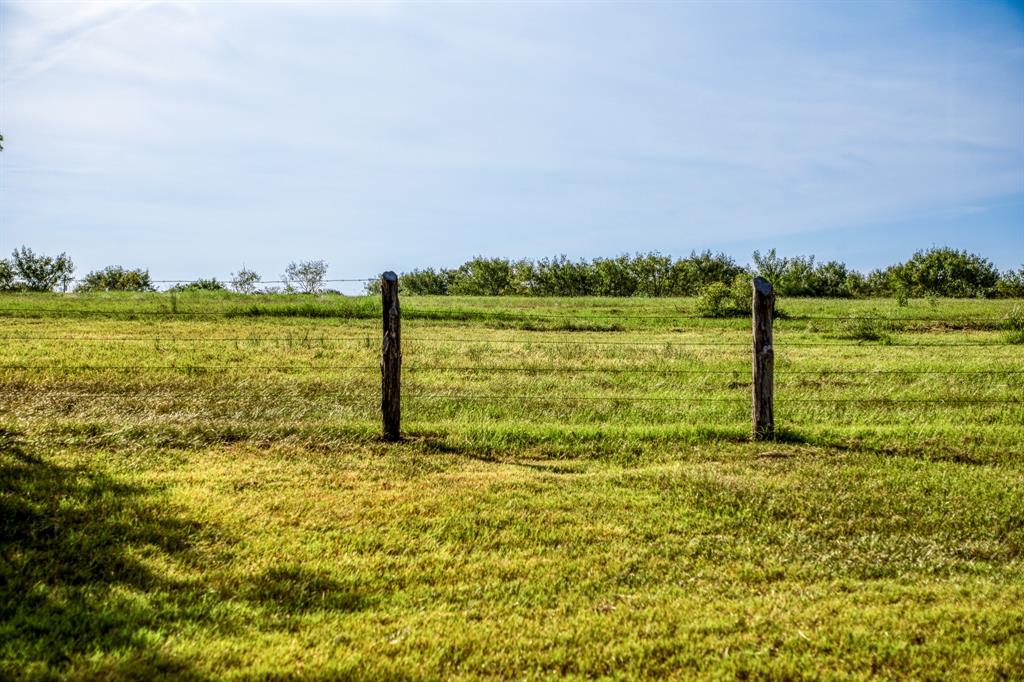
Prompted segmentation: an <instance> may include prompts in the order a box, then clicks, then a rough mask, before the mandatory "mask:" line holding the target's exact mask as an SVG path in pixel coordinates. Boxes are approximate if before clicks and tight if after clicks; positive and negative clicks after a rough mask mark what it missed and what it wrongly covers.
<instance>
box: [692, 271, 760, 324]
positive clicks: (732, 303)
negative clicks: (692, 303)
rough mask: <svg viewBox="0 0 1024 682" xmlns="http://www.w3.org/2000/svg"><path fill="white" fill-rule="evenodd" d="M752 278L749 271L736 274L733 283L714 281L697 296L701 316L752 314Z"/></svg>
mask: <svg viewBox="0 0 1024 682" xmlns="http://www.w3.org/2000/svg"><path fill="white" fill-rule="evenodd" d="M751 282H752V279H751V276H750V274H749V273H740V274H738V275H736V276H735V277H734V278H733V280H732V283H731V284H728V285H726V284H723V283H722V282H712V283H711V284H709V285H707V286H706V287H704V290H703V291H701V293H700V296H699V297H697V314H698V315H699V316H700V317H743V316H748V315H750V309H751V305H752V304H753V290H752V289H751V286H752V284H751Z"/></svg>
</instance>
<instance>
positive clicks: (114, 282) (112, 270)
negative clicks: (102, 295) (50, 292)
mask: <svg viewBox="0 0 1024 682" xmlns="http://www.w3.org/2000/svg"><path fill="white" fill-rule="evenodd" d="M75 290H76V291H153V283H152V280H150V278H149V271H148V270H142V269H135V270H126V269H124V268H122V267H121V266H120V265H110V266H108V267H105V268H103V269H102V270H94V271H93V272H90V273H89V274H87V275H86V276H85V277H84V278H83V279H82V282H81V283H80V284H79V285H78V286H77V287H76V289H75Z"/></svg>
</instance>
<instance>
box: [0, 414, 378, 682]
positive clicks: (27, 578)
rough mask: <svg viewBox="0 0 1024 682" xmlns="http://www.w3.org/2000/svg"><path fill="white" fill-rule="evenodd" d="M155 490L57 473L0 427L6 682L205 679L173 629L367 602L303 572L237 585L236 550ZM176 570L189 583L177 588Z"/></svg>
mask: <svg viewBox="0 0 1024 682" xmlns="http://www.w3.org/2000/svg"><path fill="white" fill-rule="evenodd" d="M151 492H152V491H151V490H150V489H149V488H147V487H143V486H138V485H129V484H125V483H123V482H120V481H117V480H115V479H113V478H111V477H110V476H108V475H105V474H103V473H100V472H97V471H95V470H93V469H91V468H86V467H64V466H57V465H55V464H53V463H51V462H48V461H46V460H45V459H44V458H42V457H40V456H38V455H36V454H34V453H33V452H31V451H30V450H29V449H28V448H26V446H25V445H24V443H23V442H22V440H21V438H20V434H19V433H18V432H17V431H14V430H11V429H4V428H2V427H0V678H5V679H10V678H15V677H35V676H43V677H46V676H48V675H53V674H55V673H56V674H60V673H62V672H63V673H67V672H70V671H75V674H79V675H81V674H85V675H86V676H96V677H103V678H117V679H121V678H134V679H150V678H153V677H160V676H168V675H170V676H174V677H180V678H191V677H199V676H200V674H199V672H198V671H197V670H195V668H194V667H193V664H192V662H190V661H188V660H185V659H182V658H180V657H176V656H174V655H172V654H171V653H169V652H168V649H167V646H166V643H167V639H168V636H169V635H170V636H173V634H174V632H175V631H183V630H195V629H196V627H197V626H198V627H199V628H204V627H209V628H210V629H211V630H216V631H217V632H218V633H220V634H221V635H223V634H225V633H231V632H232V631H235V630H240V629H243V628H245V627H247V626H249V625H250V624H251V622H253V620H254V619H259V618H260V616H261V615H263V614H265V613H267V612H271V611H272V612H274V613H277V614H281V613H286V614H288V615H295V616H299V615H301V614H303V613H306V612H309V611H313V610H338V611H356V610H360V609H363V608H366V607H367V606H368V601H367V599H366V598H364V597H362V596H360V595H359V594H358V592H357V591H356V590H354V589H352V588H351V587H348V586H345V585H342V584H340V583H338V582H337V581H334V580H333V579H331V577H330V576H328V575H324V574H321V573H318V572H315V571H309V570H307V569H304V568H302V567H301V566H286V567H283V568H280V567H277V568H272V569H270V570H267V571H265V572H263V573H262V574H259V575H257V576H256V577H254V578H246V579H245V580H244V581H243V582H242V583H240V584H239V583H237V582H236V581H231V580H230V579H229V578H228V577H227V576H225V575H224V573H222V572H219V570H207V571H203V568H204V567H205V566H224V565H225V564H227V563H228V560H230V554H229V553H230V551H231V550H230V547H231V545H232V544H233V541H232V540H231V539H230V538H228V537H226V536H225V534H224V532H223V531H222V529H219V528H215V527H212V526H210V525H209V524H202V523H199V522H197V521H195V520H192V519H189V518H187V517H184V516H182V515H181V514H180V513H176V512H175V511H174V510H173V509H168V508H167V506H166V505H165V504H161V502H160V500H159V499H155V498H154V497H153V496H152V494H151ZM167 564H173V565H176V566H178V567H180V568H181V569H182V570H183V572H192V575H193V576H197V577H193V578H189V579H183V578H182V579H177V578H173V577H169V576H168V575H166V574H165V573H164V572H163V571H161V570H160V568H158V567H159V566H163V565H167Z"/></svg>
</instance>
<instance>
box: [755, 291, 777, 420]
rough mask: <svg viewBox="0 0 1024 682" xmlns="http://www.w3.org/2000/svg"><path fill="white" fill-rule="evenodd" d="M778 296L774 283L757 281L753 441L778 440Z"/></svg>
mask: <svg viewBox="0 0 1024 682" xmlns="http://www.w3.org/2000/svg"><path fill="white" fill-rule="evenodd" d="M774 316H775V292H773V291H772V285H771V283H770V282H769V281H768V280H766V279H763V278H761V277H755V278H754V302H753V307H752V317H753V321H754V439H755V440H772V439H773V438H775V402H774V400H775V376H774V375H775V349H774V348H773V347H772V318H773V317H774Z"/></svg>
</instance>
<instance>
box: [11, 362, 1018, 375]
mask: <svg viewBox="0 0 1024 682" xmlns="http://www.w3.org/2000/svg"><path fill="white" fill-rule="evenodd" d="M0 369H17V370H22V369H46V370H57V369H61V370H102V369H120V370H140V371H161V370H179V371H195V370H224V369H243V370H247V369H291V370H327V369H336V370H379V369H380V366H379V365H342V364H334V363H322V364H318V363H271V364H268V363H256V364H251V363H219V364H187V363H186V364H162V365H152V364H151V365H144V364H126V363H116V364H111V363H52V362H50V363H3V364H0ZM402 369H403V371H407V372H482V373H487V372H493V373H502V372H521V373H524V374H544V373H550V374H577V373H578V374H604V373H607V374H659V375H674V374H680V375H706V374H718V375H736V374H742V373H745V372H749V370H750V368H749V367H737V368H735V369H728V368H686V369H676V368H661V367H564V366H562V367H556V366H510V365H420V364H416V365H407V366H405V367H403V368H402ZM861 374H864V375H872V374H874V375H901V374H910V375H915V374H917V375H942V376H945V375H989V374H994V375H998V374H1008V375H1012V374H1021V375H1024V369H1019V368H1015V369H1004V368H1000V369H934V368H933V369H863V370H861V369H856V370H854V369H780V370H777V371H776V372H775V375H776V376H789V375H793V376H808V375H824V376H828V375H861Z"/></svg>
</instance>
